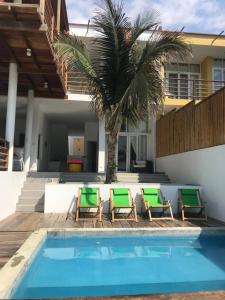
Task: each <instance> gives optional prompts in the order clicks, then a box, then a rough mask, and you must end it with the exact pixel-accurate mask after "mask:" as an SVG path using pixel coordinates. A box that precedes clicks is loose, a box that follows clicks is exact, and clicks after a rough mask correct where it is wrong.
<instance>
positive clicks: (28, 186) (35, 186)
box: [23, 182, 45, 191]
mask: <svg viewBox="0 0 225 300" xmlns="http://www.w3.org/2000/svg"><path fill="white" fill-rule="evenodd" d="M23 190H25V191H44V190H45V182H41V183H36V182H33V183H29V182H25V183H24V185H23Z"/></svg>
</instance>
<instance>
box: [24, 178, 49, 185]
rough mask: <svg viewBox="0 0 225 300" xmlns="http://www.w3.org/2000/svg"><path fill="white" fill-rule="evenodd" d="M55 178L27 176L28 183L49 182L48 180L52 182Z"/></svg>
mask: <svg viewBox="0 0 225 300" xmlns="http://www.w3.org/2000/svg"><path fill="white" fill-rule="evenodd" d="M52 180H53V178H31V177H29V178H27V179H26V183H34V184H36V183H48V182H52Z"/></svg>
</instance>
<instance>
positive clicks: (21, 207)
mask: <svg viewBox="0 0 225 300" xmlns="http://www.w3.org/2000/svg"><path fill="white" fill-rule="evenodd" d="M16 211H17V212H27V213H29V212H44V204H40V205H39V204H38V205H32V204H17V206H16Z"/></svg>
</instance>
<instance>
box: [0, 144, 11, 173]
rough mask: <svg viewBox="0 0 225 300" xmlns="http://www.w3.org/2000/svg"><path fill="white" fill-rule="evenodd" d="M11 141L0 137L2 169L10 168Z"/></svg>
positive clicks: (0, 164) (0, 162)
mask: <svg viewBox="0 0 225 300" xmlns="http://www.w3.org/2000/svg"><path fill="white" fill-rule="evenodd" d="M8 156H9V143H8V142H7V141H5V140H4V139H1V138H0V171H7V170H8Z"/></svg>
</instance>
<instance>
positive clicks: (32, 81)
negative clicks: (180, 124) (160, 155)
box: [0, 0, 225, 173]
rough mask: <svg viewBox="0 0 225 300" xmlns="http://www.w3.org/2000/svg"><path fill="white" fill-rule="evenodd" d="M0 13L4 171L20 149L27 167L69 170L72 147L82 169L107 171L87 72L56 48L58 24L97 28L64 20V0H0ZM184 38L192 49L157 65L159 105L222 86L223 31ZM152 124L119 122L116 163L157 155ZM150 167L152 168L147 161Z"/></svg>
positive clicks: (78, 30)
mask: <svg viewBox="0 0 225 300" xmlns="http://www.w3.org/2000/svg"><path fill="white" fill-rule="evenodd" d="M0 16H1V20H2V21H1V22H0V48H1V57H0V94H1V96H0V106H1V114H0V137H1V138H3V139H4V140H6V141H8V142H9V155H8V166H7V169H8V171H11V170H13V155H14V158H15V155H16V154H18V153H21V152H22V153H23V154H22V155H21V154H18V155H20V157H21V156H24V171H26V172H28V171H33V172H40V171H46V172H47V171H48V172H49V171H52V172H53V171H55V172H56V171H67V164H66V159H67V155H68V154H71V155H76V156H79V157H82V158H83V171H84V172H98V173H104V171H105V166H106V162H107V157H106V153H107V151H106V147H107V133H106V132H105V126H104V120H97V118H96V116H95V114H94V113H93V112H92V111H91V109H90V100H91V97H90V95H89V94H88V86H87V85H86V83H85V80H84V78H82V76H81V75H79V74H77V73H67V70H66V66H65V64H64V63H63V62H60V61H58V60H57V58H56V56H55V53H54V50H53V41H54V39H55V37H56V34H57V33H58V32H60V31H68V30H70V31H71V32H73V33H75V34H76V35H78V36H80V37H81V38H82V39H84V40H89V39H91V38H92V37H93V36H95V30H94V28H93V27H92V26H87V25H80V24H70V25H69V24H68V19H67V11H66V4H65V1H64V0H61V1H60V0H58V1H53V0H52V1H43V0H32V1H31V0H30V1H29V0H23V1H0ZM146 38H147V36H146V35H145V36H143V39H146ZM184 38H185V40H186V42H187V43H188V44H189V45H190V47H191V49H192V51H193V57H192V58H189V59H187V60H186V61H185V62H182V63H178V62H174V63H171V64H169V65H165V66H162V76H163V77H164V82H165V95H166V97H165V106H164V108H163V111H164V113H165V112H168V111H170V110H171V109H173V108H176V107H181V106H183V105H185V104H187V103H188V102H189V101H191V100H193V99H194V100H196V101H199V100H202V99H203V98H205V97H206V96H208V95H210V94H211V93H213V92H214V91H215V90H217V89H219V88H221V87H222V86H224V82H225V81H224V80H225V78H224V76H225V60H224V59H223V56H224V46H225V36H222V35H218V36H217V35H208V34H196V33H184ZM155 124H156V121H155V120H152V119H149V120H146V122H140V124H139V126H138V128H132V127H131V126H129V125H128V124H123V128H122V130H121V132H120V134H119V137H118V147H117V148H118V150H117V168H118V171H122V172H132V171H135V167H136V168H137V170H141V167H143V166H146V161H151V162H154V161H155V145H156V140H155V137H156V135H155ZM13 153H14V154H13ZM5 166H6V165H5V164H2V168H5ZM18 168H22V167H21V166H19V167H18V164H17V165H16V164H15V159H14V169H15V170H16V169H17V170H18ZM145 170H146V169H145ZM147 171H148V172H152V171H153V168H152V167H151V164H150V166H149V169H148V170H146V172H147Z"/></svg>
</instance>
